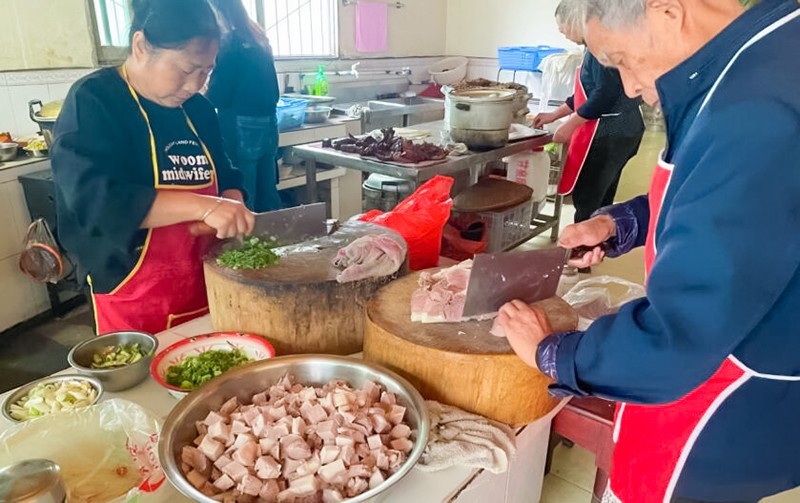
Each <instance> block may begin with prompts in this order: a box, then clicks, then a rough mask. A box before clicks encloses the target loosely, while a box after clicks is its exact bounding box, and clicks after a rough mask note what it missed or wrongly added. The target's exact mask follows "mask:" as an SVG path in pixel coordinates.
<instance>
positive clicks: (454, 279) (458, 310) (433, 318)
mask: <svg viewBox="0 0 800 503" xmlns="http://www.w3.org/2000/svg"><path fill="white" fill-rule="evenodd" d="M471 272H472V260H465V261H463V262H461V263H459V264H456V265H454V266H453V267H448V268H447V269H442V270H440V271H437V272H435V273H433V274H431V273H430V272H427V271H423V272H422V273H421V274H420V276H419V288H418V289H417V290H415V291H414V293H413V294H412V295H411V321H421V322H422V323H447V322H449V323H457V322H461V321H466V320H465V319H464V317H463V314H464V302H465V301H466V298H467V284H468V283H469V275H470V273H471ZM489 317H491V316H489Z"/></svg>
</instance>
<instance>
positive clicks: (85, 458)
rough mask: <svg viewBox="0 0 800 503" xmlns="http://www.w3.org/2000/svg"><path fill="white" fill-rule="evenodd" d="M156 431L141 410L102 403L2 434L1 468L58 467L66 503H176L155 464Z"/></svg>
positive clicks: (116, 402) (129, 404) (124, 403)
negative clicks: (39, 462)
mask: <svg viewBox="0 0 800 503" xmlns="http://www.w3.org/2000/svg"><path fill="white" fill-rule="evenodd" d="M160 430H161V422H160V421H159V420H158V419H157V418H156V417H155V416H154V415H153V414H152V413H150V412H148V411H147V410H145V409H143V408H142V407H140V406H139V405H136V404H135V403H133V402H129V401H126V400H121V399H112V400H106V401H104V402H100V403H99V404H97V405H95V406H92V407H87V408H84V409H77V410H74V411H70V412H62V413H59V414H53V415H50V416H42V417H40V418H37V419H33V420H30V421H26V422H24V423H20V424H18V425H16V426H14V427H12V428H9V429H8V430H6V431H5V432H3V433H2V434H0V466H6V465H10V464H13V463H16V462H19V461H22V460H23V459H31V458H44V459H50V460H52V461H54V462H56V463H57V464H58V465H59V466H60V467H61V476H62V478H63V480H64V484H65V486H66V488H67V493H68V495H67V500H68V501H70V502H87V501H98V502H99V501H104V502H113V503H122V502H130V503H133V502H139V503H161V502H164V503H166V502H168V501H175V497H176V492H175V490H174V489H172V486H171V485H170V484H169V482H167V481H166V477H165V475H164V471H163V470H162V469H161V464H160V463H159V460H158V435H159V432H160Z"/></svg>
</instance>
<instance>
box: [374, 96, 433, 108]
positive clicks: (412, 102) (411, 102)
mask: <svg viewBox="0 0 800 503" xmlns="http://www.w3.org/2000/svg"><path fill="white" fill-rule="evenodd" d="M379 101H380V102H381V103H392V104H398V105H405V106H417V105H429V106H431V107H437V108H443V107H444V100H437V99H435V98H423V97H421V96H414V97H412V98H389V99H386V100H379Z"/></svg>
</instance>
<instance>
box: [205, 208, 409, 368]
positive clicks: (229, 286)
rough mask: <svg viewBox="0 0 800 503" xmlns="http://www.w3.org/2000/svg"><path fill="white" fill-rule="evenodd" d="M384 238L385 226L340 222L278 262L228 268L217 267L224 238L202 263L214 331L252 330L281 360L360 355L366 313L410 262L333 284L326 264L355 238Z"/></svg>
mask: <svg viewBox="0 0 800 503" xmlns="http://www.w3.org/2000/svg"><path fill="white" fill-rule="evenodd" d="M371 234H386V235H390V236H392V237H393V238H395V239H396V240H397V241H398V242H400V243H402V244H403V249H404V250H407V247H406V245H405V242H404V241H403V238H402V237H400V235H398V234H396V233H395V232H394V231H392V230H389V229H387V228H385V227H381V226H378V225H374V224H368V223H363V222H346V223H344V224H342V227H341V228H340V229H338V230H337V231H336V232H334V233H333V234H331V235H330V236H325V237H322V238H319V239H315V240H312V241H307V242H305V243H301V244H298V245H293V246H292V247H291V248H290V251H289V252H288V253H287V254H286V255H284V256H282V257H281V259H280V261H279V262H278V263H277V264H275V265H273V266H270V267H268V268H265V269H259V270H253V269H250V270H233V269H228V268H227V267H222V266H220V265H218V264H217V261H216V259H217V257H218V256H219V254H220V253H221V252H222V251H224V250H225V249H227V248H229V247H233V246H238V243H237V242H232V241H227V242H222V243H219V244H218V245H216V246H215V247H213V248H212V249H211V251H210V252H209V254H208V255H207V256H206V258H205V264H204V265H205V276H206V288H207V291H208V305H209V309H210V312H211V322H212V325H213V327H214V330H218V331H240V332H249V333H255V334H258V335H261V336H264V337H266V338H267V339H269V341H270V342H271V343H272V345H273V346H274V347H275V352H276V353H277V354H279V355H286V354H302V353H326V354H339V355H347V354H352V353H357V352H359V351H361V348H362V344H363V338H364V309H365V307H366V304H367V302H368V301H369V300H370V299H371V298H372V296H373V295H374V294H375V293H376V292H377V291H378V289H379V288H380V287H382V286H383V285H385V284H387V283H388V282H389V281H391V280H393V279H394V278H396V277H398V276H401V275H403V274H405V273H407V272H408V265H407V263H408V261H407V260H406V262H405V263H404V264H403V265H402V266H401V267H400V270H399V271H398V272H397V273H396V274H393V275H391V276H385V277H382V278H371V279H365V280H361V281H355V282H352V283H344V284H339V283H338V282H337V281H336V275H337V273H338V272H339V271H338V270H337V269H336V268H334V267H333V265H332V262H333V259H334V257H335V256H336V253H337V252H338V250H339V249H340V248H342V247H344V246H347V245H348V244H350V243H352V242H353V241H355V240H356V239H358V238H360V237H362V236H366V235H371Z"/></svg>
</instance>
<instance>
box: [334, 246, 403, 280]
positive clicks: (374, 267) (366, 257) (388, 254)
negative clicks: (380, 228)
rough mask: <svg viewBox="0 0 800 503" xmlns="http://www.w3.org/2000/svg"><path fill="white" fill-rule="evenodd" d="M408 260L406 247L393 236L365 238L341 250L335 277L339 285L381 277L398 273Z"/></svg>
mask: <svg viewBox="0 0 800 503" xmlns="http://www.w3.org/2000/svg"><path fill="white" fill-rule="evenodd" d="M405 259H406V257H405V250H404V249H403V246H402V245H401V244H400V243H398V242H397V240H395V239H394V238H392V237H391V236H387V235H385V234H375V235H369V236H363V237H360V238H358V239H356V240H355V241H353V242H352V243H350V244H349V245H347V246H346V247H344V248H342V249H341V250H339V252H338V253H337V254H336V257H335V258H334V259H333V266H334V267H336V268H337V269H341V272H340V273H339V274H337V275H336V281H338V282H339V283H350V282H353V281H359V280H362V279H367V278H382V277H384V276H390V275H392V274H394V273H396V272H397V271H398V270H399V269H400V266H401V265H403V261H404V260H405Z"/></svg>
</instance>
